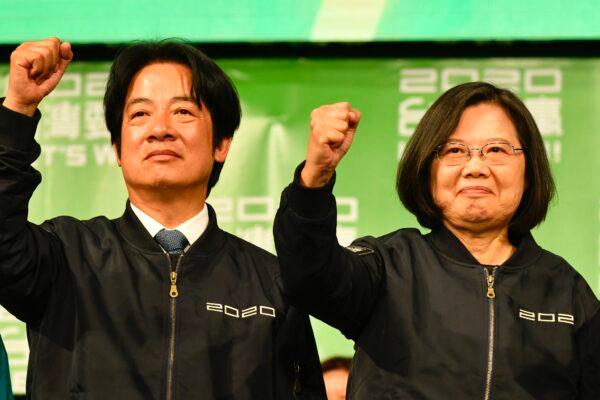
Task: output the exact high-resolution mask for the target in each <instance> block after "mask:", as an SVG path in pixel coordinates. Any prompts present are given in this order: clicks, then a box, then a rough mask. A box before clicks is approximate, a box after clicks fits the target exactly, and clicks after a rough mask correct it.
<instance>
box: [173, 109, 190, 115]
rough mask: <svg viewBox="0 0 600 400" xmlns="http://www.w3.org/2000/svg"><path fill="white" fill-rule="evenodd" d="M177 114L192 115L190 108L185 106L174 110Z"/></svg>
mask: <svg viewBox="0 0 600 400" xmlns="http://www.w3.org/2000/svg"><path fill="white" fill-rule="evenodd" d="M176 113H177V114H183V115H192V113H191V111H190V110H186V109H185V108H180V109H179V110H177V111H176Z"/></svg>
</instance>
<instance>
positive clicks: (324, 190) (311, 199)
mask: <svg viewBox="0 0 600 400" xmlns="http://www.w3.org/2000/svg"><path fill="white" fill-rule="evenodd" d="M305 163H306V161H303V162H302V163H301V164H300V165H298V167H297V168H296V171H295V172H294V181H293V182H292V184H291V185H290V192H289V205H290V207H291V209H292V210H294V212H296V214H298V215H300V216H302V217H304V218H311V219H313V218H315V219H316V218H323V217H325V216H326V215H327V214H328V213H329V212H330V211H331V209H334V210H335V197H334V196H333V186H334V184H335V172H334V174H333V177H332V178H331V179H330V180H329V182H327V184H326V185H325V186H322V187H319V188H307V187H304V186H302V185H301V184H300V173H301V172H302V169H303V168H304V164H305Z"/></svg>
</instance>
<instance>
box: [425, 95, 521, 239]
mask: <svg viewBox="0 0 600 400" xmlns="http://www.w3.org/2000/svg"><path fill="white" fill-rule="evenodd" d="M448 141H452V142H458V143H462V144H465V145H466V146H467V147H469V148H474V147H476V148H478V149H479V148H481V147H482V146H484V145H485V144H487V143H490V142H499V141H504V142H508V143H510V144H512V145H513V146H514V147H515V148H520V147H521V143H520V142H519V138H518V135H517V131H516V128H515V126H514V124H513V123H512V121H511V119H510V117H509V116H508V114H507V113H506V111H504V109H503V108H502V107H500V106H498V105H496V104H493V103H481V104H477V105H474V106H470V107H467V108H466V109H465V111H464V112H463V114H462V116H461V118H460V121H459V123H458V126H457V127H456V129H455V130H454V132H453V133H452V134H451V135H450V137H449V138H448ZM449 164H456V162H453V163H445V162H443V161H442V160H440V159H438V158H435V159H434V161H433V163H432V166H431V193H432V194H433V199H434V201H435V204H436V205H437V206H438V207H439V208H440V210H441V211H442V216H443V222H444V224H445V225H446V226H448V225H450V226H452V227H455V228H458V229H467V230H471V231H475V232H481V231H485V230H489V229H498V228H505V227H508V222H509V221H510V219H511V218H512V216H513V215H514V213H515V212H516V210H517V208H518V206H519V203H520V202H521V196H522V195H523V191H524V190H525V156H524V154H523V152H520V151H518V152H516V154H515V155H511V156H509V157H508V158H507V162H506V163H505V164H502V165H494V164H492V163H491V162H490V161H489V160H484V159H482V158H481V157H480V156H479V151H478V150H476V149H474V150H472V151H471V158H470V159H469V160H468V161H466V162H465V163H463V164H460V163H459V164H458V165H449Z"/></svg>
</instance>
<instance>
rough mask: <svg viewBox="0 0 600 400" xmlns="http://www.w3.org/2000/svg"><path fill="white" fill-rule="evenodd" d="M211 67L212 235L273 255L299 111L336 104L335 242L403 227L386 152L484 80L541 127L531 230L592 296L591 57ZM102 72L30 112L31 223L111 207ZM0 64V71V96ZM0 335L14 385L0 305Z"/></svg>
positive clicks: (117, 190)
mask: <svg viewBox="0 0 600 400" xmlns="http://www.w3.org/2000/svg"><path fill="white" fill-rule="evenodd" d="M550 3H551V2H550ZM221 65H222V66H223V67H224V68H225V70H226V71H227V72H228V73H229V74H230V75H231V77H232V78H233V80H234V81H235V83H236V85H237V87H238V89H239V93H240V96H241V98H242V103H243V118H242V126H241V128H240V130H239V131H238V133H237V134H236V136H235V138H234V142H233V148H232V151H231V153H230V155H229V158H228V161H227V163H226V164H225V169H224V172H223V175H222V177H221V180H220V182H219V184H218V186H217V188H216V189H215V190H214V191H213V193H212V194H211V196H210V198H209V202H210V203H211V204H212V205H213V206H214V207H215V209H216V210H217V213H218V218H219V221H220V224H221V225H222V227H224V228H225V229H227V230H229V231H230V232H232V233H234V234H236V235H238V236H241V237H243V238H246V239H248V240H250V241H252V242H254V243H256V244H258V245H259V246H262V247H264V248H267V249H269V250H273V239H272V235H271V226H272V220H273V217H274V214H275V211H276V208H277V205H278V198H279V194H280V192H281V190H282V189H283V188H284V186H285V185H287V184H288V182H289V181H290V180H291V177H292V171H293V170H294V168H295V166H296V165H297V164H298V163H299V162H300V161H301V160H302V159H303V157H304V154H305V146H306V141H307V135H308V132H309V128H308V121H309V113H310V111H311V110H312V109H313V108H315V107H317V106H319V105H321V104H324V103H331V102H337V101H341V100H347V101H350V102H351V103H352V104H353V105H354V106H355V107H357V108H359V109H360V110H361V111H362V112H363V121H362V123H361V126H360V130H359V133H358V136H357V137H356V140H355V145H354V146H353V147H352V149H351V151H350V153H349V155H348V157H347V158H346V159H344V161H343V162H342V164H341V165H340V167H339V169H338V181H337V185H336V189H335V193H336V195H337V199H338V205H339V228H338V236H339V239H340V241H341V242H343V243H349V242H350V241H351V240H352V239H354V238H355V237H357V236H361V235H367V234H371V235H381V234H384V233H386V232H389V231H391V230H394V229H397V228H399V227H407V226H416V221H415V219H414V218H413V217H412V216H411V215H409V214H408V213H407V212H406V211H405V210H403V209H402V207H401V206H400V204H399V202H398V200H397V198H396V195H395V192H394V176H395V169H396V164H397V160H398V157H399V156H400V154H401V153H402V151H403V148H404V146H405V144H406V142H407V140H408V139H409V137H410V135H411V134H412V132H413V129H414V127H415V124H416V123H417V121H418V120H419V118H420V117H421V116H422V114H423V112H424V110H425V109H426V108H427V107H428V106H429V105H430V104H431V102H432V101H433V100H434V99H435V98H436V97H437V96H438V95H439V94H440V93H441V92H442V91H444V90H446V89H447V88H449V87H451V86H452V85H455V84H457V83H460V82H464V81H469V80H488V81H492V82H495V83H497V84H499V85H501V86H504V87H508V88H511V89H513V90H514V91H515V92H516V93H518V95H519V96H520V97H521V98H522V99H524V100H525V102H526V104H527V105H528V106H529V108H530V110H531V111H532V113H533V114H534V116H535V118H536V120H537V122H538V124H539V126H540V129H541V131H542V134H543V135H544V139H545V142H546V147H547V150H548V154H549V157H550V159H551V164H552V168H553V171H554V174H555V177H556V181H557V184H558V198H557V199H556V201H555V202H554V203H553V205H552V207H551V210H550V214H549V216H548V219H547V221H546V222H545V223H544V224H543V225H542V227H541V228H540V229H538V230H536V231H535V232H534V236H535V237H536V239H537V240H538V241H539V242H540V243H541V244H542V246H544V247H546V248H547V249H550V250H551V251H554V252H556V253H558V254H560V255H562V256H563V257H565V258H566V259H567V260H568V261H569V262H571V263H572V264H573V265H574V266H575V268H577V269H578V270H579V271H580V272H581V274H582V275H584V276H585V278H586V279H587V281H588V282H589V284H590V285H591V286H592V287H593V288H594V290H595V291H596V293H599V291H600V282H599V281H600V277H599V273H598V270H599V258H600V254H599V252H600V249H599V243H600V180H599V179H598V173H599V171H600V157H599V150H600V112H599V111H600V59H547V58H545V59H469V60H461V59H447V60H439V59H436V60H433V59H432V60H427V59H412V60H403V59H350V60H342V59H327V60H313V59H268V60H258V59H244V60H241V59H240V60H236V59H228V60H224V61H222V62H221ZM108 68H109V64H108V63H102V62H97V63H83V62H79V63H78V62H75V63H74V64H73V65H72V66H71V67H70V69H69V72H68V74H67V75H66V76H65V78H64V79H63V82H62V83H61V86H60V87H59V88H58V89H57V90H56V91H55V92H54V94H53V95H52V96H51V97H50V98H49V99H47V100H46V101H45V102H44V103H43V104H42V106H41V109H42V112H43V119H42V122H41V125H40V127H39V131H38V139H39V140H40V142H41V143H42V147H43V153H42V155H41V157H40V159H39V160H38V161H37V163H36V166H37V168H39V169H40V170H41V171H42V172H43V176H44V180H43V183H42V185H41V186H40V188H39V189H38V190H37V192H36V193H35V197H34V199H33V200H32V202H31V208H30V210H31V212H30V216H31V219H32V220H33V221H35V222H40V221H42V220H44V219H46V218H49V217H52V216H56V215H59V214H68V215H74V216H76V217H79V218H88V217H91V216H93V215H96V214H106V215H109V216H113V217H114V216H118V215H120V214H121V213H122V211H123V208H124V202H125V190H124V187H123V183H122V180H121V176H120V170H119V168H118V167H117V166H115V163H114V159H113V157H112V153H111V149H110V144H109V138H108V134H107V132H106V129H105V127H104V123H103V116H102V105H101V100H102V95H103V91H104V85H105V83H106V75H107V70H108ZM7 70H8V68H7V66H6V64H3V65H0V93H3V92H4V91H5V86H6V76H7V73H8V71H7ZM456 312H457V313H459V312H460V310H456ZM314 327H315V330H316V332H317V336H318V342H319V347H320V351H321V356H322V357H327V356H330V355H332V354H351V352H352V347H351V343H349V342H347V341H345V340H343V338H342V337H341V336H340V335H339V334H338V333H336V332H334V331H333V330H331V329H329V328H327V327H325V326H323V325H322V324H321V323H319V322H315V324H314ZM0 333H1V334H2V337H3V338H4V340H5V342H6V345H7V347H8V351H9V355H10V361H11V367H12V374H13V384H14V386H15V389H16V391H17V392H21V391H22V390H23V388H24V382H25V371H26V362H27V353H28V350H27V343H26V338H25V330H24V327H23V326H22V325H21V324H20V323H18V322H16V321H14V320H13V319H12V318H11V317H10V316H9V315H8V314H7V313H6V312H2V313H0Z"/></svg>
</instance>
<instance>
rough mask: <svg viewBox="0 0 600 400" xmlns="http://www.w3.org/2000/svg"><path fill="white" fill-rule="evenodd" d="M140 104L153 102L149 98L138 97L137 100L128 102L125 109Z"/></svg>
mask: <svg viewBox="0 0 600 400" xmlns="http://www.w3.org/2000/svg"><path fill="white" fill-rule="evenodd" d="M139 103H152V100H150V99H149V98H147V97H136V98H135V99H131V100H129V101H128V102H127V104H125V108H128V107H131V106H133V105H135V104H139Z"/></svg>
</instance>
